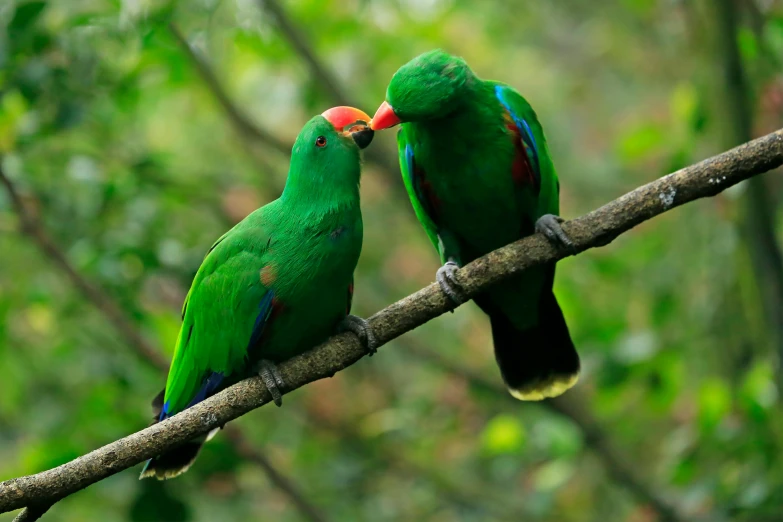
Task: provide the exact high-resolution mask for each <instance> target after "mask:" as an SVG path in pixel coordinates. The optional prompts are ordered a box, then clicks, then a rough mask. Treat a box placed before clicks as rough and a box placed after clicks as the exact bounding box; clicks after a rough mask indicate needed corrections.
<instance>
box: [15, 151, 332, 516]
mask: <svg viewBox="0 0 783 522" xmlns="http://www.w3.org/2000/svg"><path fill="white" fill-rule="evenodd" d="M0 183H2V185H3V186H4V187H5V189H6V192H7V193H8V195H9V198H10V200H11V204H12V206H13V209H14V212H15V213H16V215H17V216H18V218H19V222H20V228H21V232H22V233H24V234H26V235H28V236H29V237H30V238H31V239H32V240H33V242H34V243H35V244H36V245H37V246H38V247H39V248H40V250H41V251H42V252H43V253H44V255H45V256H46V257H48V258H49V259H51V260H52V261H53V262H54V264H55V265H56V266H57V267H58V268H59V269H60V270H62V271H63V272H65V274H66V275H67V276H68V279H70V281H71V283H72V284H73V285H74V286H75V287H76V288H77V289H78V290H79V291H81V292H82V294H83V295H84V297H85V298H86V299H87V300H88V301H89V302H91V303H92V304H93V305H94V306H95V307H96V308H97V309H98V310H100V311H101V313H103V314H104V315H105V316H106V317H107V319H108V320H109V322H110V323H111V324H112V325H113V326H114V327H115V328H116V329H117V330H118V331H119V332H120V333H121V334H122V336H123V337H124V338H125V340H126V341H127V343H126V344H127V345H128V346H129V347H130V348H131V349H132V350H133V351H134V353H135V354H136V355H137V356H138V357H139V358H140V359H141V360H144V361H147V362H148V363H150V364H152V365H153V366H155V367H156V368H158V369H159V370H161V371H162V372H164V373H165V372H168V369H169V363H168V361H167V360H166V359H164V358H163V356H162V355H161V354H160V352H158V350H156V349H155V347H153V346H152V345H151V344H150V343H149V342H148V341H147V340H146V339H145V338H144V337H143V336H142V335H141V334H140V333H139V332H138V330H137V329H136V327H135V326H134V325H133V323H132V322H131V321H130V320H129V319H128V318H127V316H126V315H125V313H124V312H123V311H122V309H121V308H120V307H119V305H117V303H116V302H115V301H114V300H113V299H112V298H111V296H109V295H108V294H106V293H105V292H104V291H103V290H102V289H101V288H99V287H97V286H95V285H93V284H92V283H90V282H89V281H88V280H87V279H86V278H85V277H84V276H83V275H81V274H80V273H79V272H78V271H77V270H76V269H75V268H74V267H73V266H72V265H71V264H70V262H69V261H68V259H67V258H66V257H65V254H64V253H63V252H62V251H61V250H60V249H59V248H58V247H57V245H56V244H55V242H54V241H53V240H52V239H51V238H50V237H49V235H48V234H47V233H46V230H44V228H43V226H42V225H41V223H40V221H39V220H38V219H37V218H36V217H34V216H33V215H32V214H31V213H30V212H29V211H28V210H27V208H26V207H25V204H24V202H23V200H22V198H21V196H20V195H19V192H18V191H17V190H16V186H15V185H14V183H13V182H12V181H11V179H10V178H9V177H8V176H7V175H6V173H5V171H4V170H3V167H2V157H0ZM226 431H227V432H228V435H229V439H230V440H231V441H232V443H233V444H234V446H235V449H236V451H237V453H239V454H240V455H242V456H243V457H245V458H246V459H247V460H250V461H251V462H255V463H256V464H258V465H259V466H260V467H261V468H262V469H263V470H264V472H265V473H266V475H267V476H268V477H269V480H270V482H272V484H274V485H275V486H276V487H278V488H279V489H280V490H281V491H283V493H285V494H286V495H287V496H288V498H289V499H290V500H291V502H292V503H293V505H294V506H296V507H297V509H299V511H300V512H301V513H302V515H303V516H304V517H305V518H306V519H308V520H311V521H313V522H326V518H325V515H323V514H321V513H320V512H319V511H318V510H317V509H316V508H315V507H314V506H313V505H312V504H310V503H309V502H308V501H307V500H306V499H305V497H304V496H303V495H302V493H301V492H300V491H299V490H298V488H297V487H296V485H295V484H294V483H293V481H291V480H290V479H288V478H287V477H285V476H284V475H283V474H282V473H281V472H280V471H278V470H276V469H275V468H274V466H273V465H272V464H271V462H270V461H269V459H267V457H266V455H265V454H264V453H263V452H262V451H260V450H257V449H254V448H253V447H252V445H250V443H248V442H247V440H246V439H245V436H244V435H243V433H242V431H241V430H240V429H239V427H236V426H235V427H231V428H230V429H228V430H226ZM55 501H56V499H55ZM52 504H53V502H46V503H38V504H34V505H33V504H31V505H30V506H29V507H28V508H27V509H25V510H24V511H22V513H20V514H19V516H17V517H16V519H15V522H23V521H24V522H33V521H34V520H38V518H40V517H41V515H43V514H44V513H45V512H46V511H47V510H48V509H49V508H50V507H51V505H52Z"/></svg>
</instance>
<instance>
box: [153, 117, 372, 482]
mask: <svg viewBox="0 0 783 522" xmlns="http://www.w3.org/2000/svg"><path fill="white" fill-rule="evenodd" d="M369 119H370V117H369V116H368V115H367V114H365V113H364V112H362V111H360V110H358V109H354V108H352V107H335V108H332V109H329V110H328V111H326V112H324V113H323V114H321V115H319V116H315V117H314V118H312V119H311V120H310V121H309V122H307V124H306V125H305V126H304V128H303V129H302V131H301V132H300V133H299V136H298V137H297V139H296V142H295V143H294V147H293V152H292V155H291V165H290V168H289V172H288V180H287V182H286V185H285V189H284V190H283V193H282V195H281V196H280V198H278V199H277V200H275V201H273V202H271V203H269V204H267V205H265V206H264V207H262V208H260V209H258V210H256V211H255V212H253V213H252V214H250V215H249V216H247V217H246V218H245V219H244V220H242V221H241V222H240V223H238V224H237V225H236V226H235V227H234V228H232V229H231V230H229V231H228V232H226V233H225V234H223V236H222V237H221V238H220V239H218V240H217V241H216V242H215V244H214V245H212V247H211V248H210V249H209V252H208V253H207V255H206V257H205V258H204V261H203V262H202V264H201V267H200V268H199V270H198V272H197V273H196V276H195V278H194V280H193V284H192V286H191V287H190V291H189V292H188V295H187V297H186V298H185V303H184V305H183V307H182V327H181V329H180V332H179V338H178V340H177V346H176V350H175V352H174V359H173V361H172V363H171V368H170V370H169V374H168V379H167V380H166V388H165V389H164V390H163V392H161V394H160V395H159V396H158V397H157V398H156V400H155V401H153V407H154V408H155V410H156V412H155V413H156V418H155V421H156V422H159V421H162V420H164V419H166V418H168V417H171V416H172V415H175V414H177V413H179V412H181V411H182V410H184V409H186V408H189V407H191V406H193V405H194V404H197V403H198V402H201V401H203V400H204V399H206V398H207V397H209V396H211V395H214V394H215V393H217V392H219V391H220V390H222V389H224V388H226V387H228V386H230V385H231V384H234V383H236V382H238V381H239V380H241V379H244V378H246V377H249V376H251V375H254V374H255V373H258V374H259V375H260V376H261V378H262V379H263V380H264V383H265V384H266V386H267V388H269V391H270V393H271V394H272V396H273V397H274V399H275V403H276V404H277V405H278V406H280V405H281V404H282V397H281V392H280V388H283V389H284V388H285V383H284V382H283V380H282V378H281V376H280V374H279V373H278V372H277V369H276V367H275V363H279V362H281V361H284V360H286V359H289V358H291V357H293V356H295V355H298V354H300V353H303V352H305V351H306V350H308V349H310V348H313V347H314V346H316V345H317V344H319V343H321V342H322V341H324V340H326V339H327V338H328V337H329V336H330V335H332V334H334V333H336V332H338V331H352V332H354V333H356V335H358V336H359V338H360V340H361V341H362V342H363V343H364V344H365V346H366V347H367V349H368V350H369V351H370V354H372V353H373V352H374V351H375V349H376V346H377V343H376V341H375V336H374V335H373V333H372V330H370V328H369V326H368V325H367V322H366V321H364V320H363V319H360V318H358V317H356V316H353V315H350V309H351V298H352V295H353V272H354V269H355V268H356V263H357V261H358V260H359V253H360V251H361V248H362V215H361V210H360V208H359V178H360V173H361V167H360V159H359V149H363V148H365V147H366V146H368V145H369V144H370V142H371V141H372V138H373V131H372V130H370V128H369V127H368V125H367V122H369ZM215 432H217V430H214V431H213V432H212V433H210V434H209V435H207V436H205V437H201V438H199V439H197V440H193V441H190V442H188V443H186V444H184V445H183V446H180V447H178V448H175V449H173V450H171V451H170V452H168V453H164V454H162V455H159V456H157V457H154V458H152V459H150V460H148V461H147V463H146V464H145V466H144V470H143V471H142V473H141V477H140V478H146V477H153V476H154V477H157V478H158V479H167V478H171V477H175V476H177V475H179V474H181V473H184V472H185V471H187V469H188V468H189V467H190V465H191V464H192V463H193V461H194V460H195V458H196V456H197V455H198V452H199V449H200V448H201V446H202V444H203V443H204V442H205V441H206V440H209V438H211V436H212V435H214V434H215Z"/></svg>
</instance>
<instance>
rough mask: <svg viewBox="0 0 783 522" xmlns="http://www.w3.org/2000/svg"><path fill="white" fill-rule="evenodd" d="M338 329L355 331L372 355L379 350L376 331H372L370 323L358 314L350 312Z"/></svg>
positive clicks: (340, 330)
mask: <svg viewBox="0 0 783 522" xmlns="http://www.w3.org/2000/svg"><path fill="white" fill-rule="evenodd" d="M337 331H338V332H340V333H342V332H353V333H354V334H355V335H356V337H358V338H359V342H361V343H362V345H363V346H364V347H365V348H366V349H367V352H368V353H369V354H370V357H372V356H373V354H375V352H377V351H378V339H376V338H375V332H373V331H372V328H371V327H370V323H368V322H367V320H366V319H362V318H361V317H358V316H356V315H351V314H348V315H346V316H345V319H343V321H342V322H341V323H340V326H339V327H338V328H337Z"/></svg>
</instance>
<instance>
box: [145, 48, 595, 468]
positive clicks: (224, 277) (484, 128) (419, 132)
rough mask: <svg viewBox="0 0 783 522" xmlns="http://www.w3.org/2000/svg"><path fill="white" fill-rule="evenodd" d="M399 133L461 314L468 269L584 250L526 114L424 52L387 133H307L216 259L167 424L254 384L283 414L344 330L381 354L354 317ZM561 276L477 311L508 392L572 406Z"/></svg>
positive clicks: (543, 274)
mask: <svg viewBox="0 0 783 522" xmlns="http://www.w3.org/2000/svg"><path fill="white" fill-rule="evenodd" d="M397 124H400V130H399V132H398V134H397V142H398V146H399V159H400V168H401V171H402V177H403V181H404V183H405V187H406V189H407V191H408V194H409V196H410V199H411V203H412V204H413V208H414V210H415V212H416V215H417V217H418V218H419V221H420V222H421V223H422V225H423V226H424V229H425V231H426V232H427V235H428V236H429V238H430V239H431V241H432V243H433V244H434V245H435V247H436V249H437V250H438V252H439V254H440V257H441V261H442V263H443V266H442V267H441V268H440V269H439V270H438V271H437V273H436V280H437V282H438V283H439V284H440V287H441V289H442V290H443V292H444V294H445V295H446V296H448V297H449V298H450V299H452V300H453V301H454V302H455V303H456V304H460V303H462V302H464V301H465V300H466V297H465V295H464V292H463V291H462V290H461V288H460V285H459V281H458V278H457V276H456V273H455V272H456V270H457V269H458V268H459V267H460V266H462V265H463V264H464V263H468V262H470V261H472V260H474V259H476V258H477V257H480V256H482V255H484V254H486V253H488V252H490V251H492V250H494V249H496V248H499V247H501V246H504V245H506V244H508V243H511V242H513V241H516V240H518V239H520V238H522V237H525V236H528V235H530V234H533V233H535V232H540V233H542V234H544V236H546V237H547V238H548V239H549V240H550V241H552V242H553V243H554V244H555V245H556V246H557V247H559V248H573V244H572V242H571V240H570V239H569V238H568V236H567V235H566V234H565V233H564V232H563V230H562V228H561V226H560V223H561V222H562V220H561V218H559V217H558V206H559V204H558V194H559V184H558V180H557V175H556V174H555V169H554V166H553V164H552V160H551V158H550V155H549V151H548V149H547V144H546V139H545V138H544V133H543V130H542V128H541V125H540V124H539V122H538V119H537V117H536V115H535V113H534V112H533V109H532V108H531V107H530V105H529V104H528V103H527V101H525V99H524V98H523V97H522V96H521V95H520V94H519V93H518V92H517V91H515V90H514V89H513V88H512V87H509V86H508V85H505V84H502V83H499V82H495V81H489V80H482V79H480V78H478V77H477V76H476V75H475V74H474V73H473V71H472V70H471V69H470V67H469V66H468V65H467V64H466V63H465V61H464V60H462V59H461V58H458V57H455V56H451V55H449V54H447V53H445V52H443V51H440V50H435V51H431V52H428V53H425V54H422V55H420V56H418V57H417V58H414V59H413V60H411V61H410V62H408V63H407V64H405V65H404V66H402V67H401V68H400V69H399V70H398V71H397V72H396V73H395V74H394V76H393V77H392V79H391V82H390V84H389V87H388V89H387V93H386V101H385V102H383V104H382V105H381V106H380V108H379V109H378V111H377V112H376V114H375V116H374V117H373V118H372V119H370V117H369V116H368V115H367V114H365V113H364V112H362V111H360V110H359V109H355V108H352V107H335V108H332V109H329V110H328V111H326V112H324V113H323V114H321V115H319V116H316V117H314V118H313V119H311V120H310V121H309V122H307V124H306V125H305V126H304V128H303V129H302V131H301V132H300V134H299V136H298V137H297V139H296V142H295V143H294V147H293V151H292V156H291V165H290V169H289V173H288V181H287V183H286V186H285V189H284V190H283V193H282V195H281V196H280V198H279V199H277V200H275V201H273V202H271V203H269V204H267V205H265V206H264V207H262V208H260V209H258V210H256V211H255V212H253V213H252V214H250V215H249V216H248V217H247V218H245V219H244V220H243V221H241V222H240V223H239V224H237V225H236V226H235V227H234V228H232V229H231V230H229V231H228V232H226V233H225V234H224V235H223V236H222V237H221V238H220V239H218V240H217V241H216V242H215V244H214V245H212V247H211V248H210V249H209V252H208V253H207V255H206V257H205V259H204V261H203V263H202V265H201V267H200V268H199V270H198V273H197V274H196V276H195V279H194V280H193V284H192V286H191V288H190V291H189V292H188V296H187V298H186V299H185V304H184V306H183V309H182V327H181V330H180V333H179V338H178V340H177V346H176V350H175V353H174V359H173V361H172V364H171V369H170V370H169V375H168V379H167V381H166V388H165V389H164V391H163V392H161V394H160V395H159V396H158V397H157V398H156V400H155V401H154V402H153V407H154V409H155V421H156V422H159V421H162V420H164V419H166V418H168V417H171V416H172V415H175V414H177V413H178V412H180V411H182V410H184V409H186V408H188V407H190V406H193V405H194V404H196V403H198V402H200V401H202V400H204V399H206V398H207V397H209V396H211V395H214V394H215V393H217V392H218V391H220V390H222V389H224V388H226V387H228V386H230V385H231V384H234V383H236V382H238V381H239V380H240V379H243V378H246V377H248V376H251V375H254V374H258V375H260V376H261V378H262V379H263V381H264V383H265V385H266V386H267V388H269V391H270V393H271V394H272V396H273V398H274V399H275V403H276V404H277V405H278V406H279V405H280V404H281V401H282V396H281V389H284V388H285V383H284V382H283V380H282V378H281V377H280V375H279V373H278V372H277V370H276V367H275V364H276V363H279V362H281V361H284V360H286V359H288V358H290V357H293V356H295V355H298V354H300V353H302V352H304V351H306V350H308V349H310V348H312V347H314V346H315V345H317V344H318V343H320V342H322V341H324V340H326V339H327V338H328V337H329V336H330V335H331V334H333V333H335V332H339V331H351V332H354V333H355V334H356V335H357V336H358V337H359V339H360V340H361V341H362V343H363V344H364V345H365V346H366V348H367V350H368V351H369V353H370V354H372V353H374V351H375V350H376V349H377V342H376V340H375V336H374V335H373V332H372V330H371V328H370V327H369V325H368V324H367V322H366V321H365V320H363V319H361V318H359V317H356V316H353V315H350V309H351V297H352V294H353V272H354V269H355V267H356V263H357V261H358V259H359V253H360V251H361V246H362V216H361V211H360V208H359V179H360V172H361V168H360V156H359V149H363V148H365V147H366V146H367V145H369V144H370V142H371V141H372V139H373V135H374V134H373V133H374V131H376V130H382V129H386V128H389V127H392V126H394V125H397ZM554 275H555V265H554V263H552V264H549V265H545V266H541V267H536V268H533V269H531V270H528V271H526V272H524V273H522V274H520V275H517V276H514V277H513V278H512V279H510V280H508V281H506V282H505V283H503V284H502V285H498V286H496V287H494V288H492V289H490V290H488V291H486V292H484V293H482V294H481V295H479V296H475V297H474V301H475V302H476V303H477V304H478V305H479V307H480V308H481V309H482V310H483V311H484V312H485V313H486V314H487V315H488V316H489V318H490V323H491V327H492V336H493V343H494V345H495V357H496V360H497V363H498V366H499V367H500V371H501V374H502V377H503V380H504V381H505V383H506V385H507V386H508V389H509V392H510V393H511V394H512V395H513V396H514V397H516V398H518V399H520V400H541V399H544V398H547V397H554V396H557V395H560V394H561V393H563V392H565V391H566V390H567V389H568V388H570V387H571V386H573V385H574V384H575V383H576V380H577V377H578V374H579V357H578V355H577V353H576V350H575V348H574V345H573V342H572V341H571V337H570V335H569V332H568V327H567V325H566V322H565V320H564V318H563V314H562V312H561V311H560V307H559V306H558V304H557V300H556V299H555V296H554V294H553V292H552V285H553V281H554ZM215 431H217V430H215ZM213 434H214V432H213V433H210V434H209V435H207V436H205V437H202V438H199V439H197V440H193V441H190V442H189V443H186V444H185V445H182V446H180V447H178V448H175V449H173V450H171V451H170V452H168V453H164V454H162V455H159V456H157V457H154V458H152V459H150V460H149V461H147V463H146V464H145V466H144V470H143V471H142V474H141V478H144V477H152V476H154V477H157V478H158V479H166V478H171V477H174V476H177V475H179V474H180V473H183V472H184V471H186V470H187V469H188V467H190V465H191V464H192V463H193V461H194V459H195V458H196V456H197V455H198V451H199V449H200V447H201V445H202V444H203V443H204V441H205V440H208V438H209V437H210V436H212V435H213Z"/></svg>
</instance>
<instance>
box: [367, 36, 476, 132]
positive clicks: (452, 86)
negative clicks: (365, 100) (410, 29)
mask: <svg viewBox="0 0 783 522" xmlns="http://www.w3.org/2000/svg"><path fill="white" fill-rule="evenodd" d="M474 78H475V76H474V75H473V71H471V69H470V67H469V66H468V64H467V63H465V60H463V59H462V58H459V57H457V56H452V55H450V54H448V53H446V52H444V51H441V50H440V49H435V50H434V51H429V52H426V53H424V54H421V55H419V56H417V57H416V58H414V59H413V60H411V61H410V62H408V63H406V64H405V65H403V66H402V67H400V68H399V69H398V70H397V72H396V73H394V76H392V79H391V82H389V87H388V88H387V89H386V101H385V102H383V104H381V106H380V107H379V108H378V110H377V112H376V113H375V116H373V119H372V121H371V123H370V127H371V128H372V129H373V130H381V129H387V128H389V127H392V126H394V125H396V124H398V123H405V122H409V121H424V120H429V119H433V118H441V117H444V116H448V115H449V114H450V113H452V112H453V111H455V110H456V109H457V108H458V107H459V105H460V103H461V102H462V99H463V95H464V94H465V93H466V92H467V91H468V90H469V87H470V85H471V83H472V81H473V79H474Z"/></svg>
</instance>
